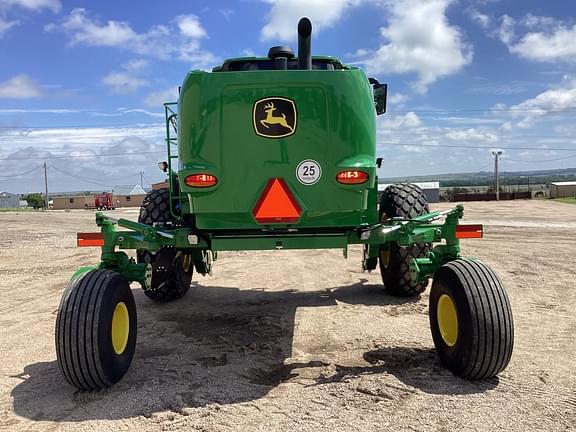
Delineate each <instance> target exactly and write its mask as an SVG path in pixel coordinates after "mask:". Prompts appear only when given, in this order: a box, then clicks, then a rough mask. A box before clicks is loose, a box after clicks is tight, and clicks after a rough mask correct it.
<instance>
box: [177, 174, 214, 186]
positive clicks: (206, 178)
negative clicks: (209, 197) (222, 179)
mask: <svg viewBox="0 0 576 432" xmlns="http://www.w3.org/2000/svg"><path fill="white" fill-rule="evenodd" d="M184 182H185V183H186V184H187V185H188V186H191V187H197V188H205V187H210V186H214V185H215V184H216V183H218V179H217V178H216V176H213V175H212V174H192V175H189V176H188V177H186V178H185V179H184Z"/></svg>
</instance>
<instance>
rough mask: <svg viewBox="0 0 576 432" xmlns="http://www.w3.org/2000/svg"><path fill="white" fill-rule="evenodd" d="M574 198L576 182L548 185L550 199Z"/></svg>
mask: <svg viewBox="0 0 576 432" xmlns="http://www.w3.org/2000/svg"><path fill="white" fill-rule="evenodd" d="M569 197H576V182H574V181H572V182H554V183H550V198H569Z"/></svg>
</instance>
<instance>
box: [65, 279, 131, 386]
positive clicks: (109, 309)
mask: <svg viewBox="0 0 576 432" xmlns="http://www.w3.org/2000/svg"><path fill="white" fill-rule="evenodd" d="M121 302H123V303H124V304H125V306H126V309H127V311H128V317H129V320H128V339H127V343H126V346H125V348H124V350H123V351H122V353H121V354H117V353H116V352H115V350H114V347H113V344H112V317H113V316H114V311H115V308H116V306H117V305H118V304H119V303H121ZM136 332H137V316H136V304H135V303H134V297H133V296H132V291H131V290H130V285H129V283H128V281H127V280H126V279H125V278H124V277H123V276H121V275H120V274H118V273H116V272H114V271H112V270H92V271H89V272H88V273H85V274H84V275H82V276H80V277H78V278H77V279H75V280H73V281H72V282H71V283H70V284H69V285H68V287H67V288H66V290H65V291H64V294H63V296H62V300H61V302H60V307H59V308H58V315H57V318H56V358H57V361H58V365H59V366H60V370H61V371H62V374H63V375H64V378H66V380H67V381H68V382H69V383H70V384H72V385H73V386H75V387H77V388H79V389H81V390H97V389H102V388H105V387H109V386H111V385H113V384H115V383H117V382H118V381H120V379H121V378H122V377H123V376H124V374H125V373H126V372H127V371H128V368H129V367H130V363H131V362H132V358H133V357H134V351H135V349H136Z"/></svg>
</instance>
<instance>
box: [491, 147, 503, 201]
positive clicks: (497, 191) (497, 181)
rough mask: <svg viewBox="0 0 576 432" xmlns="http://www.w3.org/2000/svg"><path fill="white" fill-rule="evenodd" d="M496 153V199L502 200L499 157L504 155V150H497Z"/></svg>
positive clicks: (494, 153)
mask: <svg viewBox="0 0 576 432" xmlns="http://www.w3.org/2000/svg"><path fill="white" fill-rule="evenodd" d="M492 154H493V155H494V179H495V183H496V201H500V179H499V178H498V158H499V157H500V156H502V150H495V151H493V152H492Z"/></svg>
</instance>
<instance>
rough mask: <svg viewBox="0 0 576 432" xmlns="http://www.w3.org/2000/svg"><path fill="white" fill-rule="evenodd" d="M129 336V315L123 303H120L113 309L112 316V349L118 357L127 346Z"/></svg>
mask: <svg viewBox="0 0 576 432" xmlns="http://www.w3.org/2000/svg"><path fill="white" fill-rule="evenodd" d="M129 334H130V314H129V313H128V308H127V307H126V304H125V303H124V302H120V303H118V304H117V305H116V308H114V315H113V316H112V347H113V348H114V352H115V353H116V354H118V355H120V354H122V353H123V352H124V350H125V349H126V345H127V344H128V335H129Z"/></svg>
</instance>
